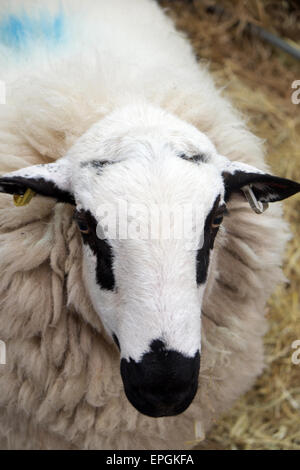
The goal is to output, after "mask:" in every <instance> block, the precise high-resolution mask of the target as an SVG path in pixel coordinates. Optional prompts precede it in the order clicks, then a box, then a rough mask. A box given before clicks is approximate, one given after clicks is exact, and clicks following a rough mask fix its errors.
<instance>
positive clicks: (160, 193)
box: [69, 108, 224, 361]
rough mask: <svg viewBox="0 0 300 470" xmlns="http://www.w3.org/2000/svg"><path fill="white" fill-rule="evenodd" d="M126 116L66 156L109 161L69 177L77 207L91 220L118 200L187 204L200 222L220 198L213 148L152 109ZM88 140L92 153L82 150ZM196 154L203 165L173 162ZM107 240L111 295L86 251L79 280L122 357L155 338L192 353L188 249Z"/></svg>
mask: <svg viewBox="0 0 300 470" xmlns="http://www.w3.org/2000/svg"><path fill="white" fill-rule="evenodd" d="M128 112H130V117H131V119H130V120H129V119H125V115H124V125H123V127H124V129H123V128H122V126H121V122H120V115H116V122H115V121H114V119H113V117H110V118H109V119H107V120H104V122H102V123H100V124H99V125H96V126H94V128H93V129H92V134H91V135H86V136H84V137H83V138H82V139H81V140H80V141H79V142H78V144H77V145H75V147H74V148H73V150H72V149H71V151H70V152H69V155H70V156H69V158H73V159H74V160H75V162H78V164H77V165H78V167H79V163H81V164H82V162H87V161H91V160H93V159H94V160H95V159H97V160H103V161H104V160H105V161H111V162H114V163H113V164H112V165H105V166H104V168H103V169H102V170H101V169H100V170H99V171H97V169H96V168H93V167H92V166H91V165H88V164H87V165H81V167H80V171H79V170H78V171H74V172H73V174H72V185H73V188H74V192H75V198H76V201H77V204H78V207H79V208H80V209H83V210H86V211H87V210H88V211H90V212H91V213H92V214H93V216H94V217H95V218H96V220H97V221H98V219H97V210H98V208H99V207H100V206H102V205H110V206H117V204H118V203H119V202H120V201H123V200H124V199H125V200H126V202H127V204H128V205H129V206H130V205H134V204H143V205H145V206H147V207H150V206H151V205H153V204H155V205H157V206H162V205H168V206H169V207H176V206H178V205H184V204H192V205H193V207H195V208H196V210H197V211H198V212H199V213H200V214H201V216H202V218H203V222H204V221H205V218H206V216H207V215H208V213H209V212H210V210H211V209H212V207H213V204H214V202H215V200H216V198H217V197H218V196H219V195H220V202H222V201H223V196H224V185H223V180H222V177H221V173H220V171H219V170H218V169H217V168H216V166H215V164H214V157H215V155H216V151H215V149H214V147H213V145H212V144H211V143H210V141H209V140H208V139H207V138H206V137H205V136H204V135H203V134H201V133H200V132H198V131H197V130H195V129H194V128H193V127H191V126H189V125H186V124H184V123H181V122H180V121H179V120H178V119H176V118H173V117H172V116H171V117H170V116H169V115H165V113H161V112H160V111H157V110H153V109H152V108H151V109H150V116H149V115H145V116H138V118H137V122H134V120H133V118H134V117H135V116H134V115H133V113H132V110H131V111H130V110H128ZM151 113H153V119H151ZM123 114H124V111H123ZM143 118H144V120H146V121H147V123H146V124H145V123H144V122H143ZM152 120H153V125H151V126H149V124H148V122H149V121H150V122H152ZM157 121H158V124H157ZM128 122H130V125H129V124H128ZM91 142H93V147H92V150H93V151H92V152H84V149H86V148H89V149H90V148H91V146H92V143H91ZM95 143H96V144H97V145H95ZM200 153H201V154H204V155H206V157H207V161H208V163H199V164H197V163H193V162H188V161H186V160H185V159H182V158H180V155H182V154H185V155H189V156H193V155H195V154H200ZM83 157H84V158H83ZM109 243H110V245H111V246H112V250H113V255H114V268H113V269H114V277H115V283H116V291H115V292H111V291H107V290H105V289H102V288H101V287H100V286H99V285H98V284H97V281H96V274H95V271H96V265H97V260H96V256H95V255H94V254H93V253H92V252H91V250H90V248H88V247H86V246H85V248H84V266H85V267H84V276H85V282H86V285H87V288H88V291H89V293H90V296H91V300H92V302H93V305H94V307H95V309H96V310H97V311H98V313H99V315H100V317H101V319H102V321H103V324H104V326H105V328H106V329H107V331H108V332H109V333H110V334H111V335H112V334H115V335H116V336H117V337H118V339H119V342H120V345H121V355H122V357H124V358H127V359H128V358H129V357H130V358H132V359H134V360H135V361H138V360H139V359H140V358H141V357H142V355H143V354H144V353H145V352H147V350H148V349H149V345H150V343H151V342H152V341H153V340H155V339H161V340H163V341H164V342H165V343H166V345H167V348H169V349H173V350H176V351H178V352H181V353H183V354H184V355H186V356H189V357H190V356H194V355H195V353H196V351H197V350H200V349H201V345H200V343H201V340H200V336H201V302H202V296H203V292H204V286H202V285H201V286H200V287H198V286H197V283H196V254H197V252H196V251H195V250H187V249H186V246H185V244H184V240H151V239H150V240H118V239H113V240H109Z"/></svg>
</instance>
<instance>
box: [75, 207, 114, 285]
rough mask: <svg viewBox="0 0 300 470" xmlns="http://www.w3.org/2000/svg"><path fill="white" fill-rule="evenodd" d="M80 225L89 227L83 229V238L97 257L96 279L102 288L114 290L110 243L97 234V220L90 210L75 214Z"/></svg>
mask: <svg viewBox="0 0 300 470" xmlns="http://www.w3.org/2000/svg"><path fill="white" fill-rule="evenodd" d="M74 218H75V220H76V221H77V223H78V225H79V227H82V226H84V227H88V229H89V230H88V231H87V230H86V231H82V232H81V235H82V240H83V243H84V244H85V245H88V246H89V247H90V248H91V250H92V252H93V253H94V255H95V256H96V258H97V265H96V280H97V283H98V284H99V286H101V287H102V289H106V290H114V288H115V277H114V273H113V253H112V248H111V246H110V244H109V243H108V242H107V241H106V240H102V239H101V238H99V237H98V236H97V233H96V229H97V221H96V219H95V217H94V216H93V215H92V214H91V213H90V211H84V210H81V211H77V212H76V213H75V214H74Z"/></svg>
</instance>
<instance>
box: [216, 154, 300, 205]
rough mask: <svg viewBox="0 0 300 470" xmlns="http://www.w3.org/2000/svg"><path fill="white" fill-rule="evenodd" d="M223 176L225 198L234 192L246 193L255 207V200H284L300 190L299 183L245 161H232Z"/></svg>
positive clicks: (264, 202)
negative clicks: (271, 173) (259, 168)
mask: <svg viewBox="0 0 300 470" xmlns="http://www.w3.org/2000/svg"><path fill="white" fill-rule="evenodd" d="M222 176H223V179H224V183H225V199H226V200H228V199H229V198H230V196H231V195H232V194H233V193H241V194H243V193H244V195H245V196H246V198H247V199H248V201H249V203H250V205H251V207H252V208H253V209H254V207H253V206H252V204H251V202H252V203H253V204H254V205H255V200H256V202H258V203H260V204H268V203H269V202H276V201H282V200H283V199H286V198H288V197H290V196H293V194H296V193H298V192H300V184H299V183H296V182H295V181H292V180H289V179H286V178H279V177H278V176H273V175H270V174H268V173H263V172H262V171H261V170H258V169H257V168H255V167H252V166H250V165H246V164H244V163H238V162H232V163H230V164H229V165H227V167H226V169H225V170H224V171H223V173H222ZM258 207H261V206H259V205H258ZM259 212H263V211H259Z"/></svg>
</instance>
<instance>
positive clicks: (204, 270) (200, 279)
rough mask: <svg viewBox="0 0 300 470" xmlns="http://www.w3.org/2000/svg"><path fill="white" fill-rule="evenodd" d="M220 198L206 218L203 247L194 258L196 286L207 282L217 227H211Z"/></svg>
mask: <svg viewBox="0 0 300 470" xmlns="http://www.w3.org/2000/svg"><path fill="white" fill-rule="evenodd" d="M219 201H220V196H218V197H217V199H216V200H215V202H214V205H213V208H212V210H211V211H210V213H209V214H208V216H207V217H206V220H205V224H204V241H203V246H202V247H201V248H200V249H199V250H198V251H197V257H196V280H197V284H198V285H200V284H204V283H205V282H206V280H207V274H208V266H209V260H210V252H211V250H212V249H213V247H214V242H215V238H216V235H217V233H218V230H219V227H215V228H213V227H212V223H213V220H214V218H215V216H216V210H217V207H218V206H219Z"/></svg>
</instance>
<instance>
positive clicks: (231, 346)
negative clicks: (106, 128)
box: [0, 0, 289, 449]
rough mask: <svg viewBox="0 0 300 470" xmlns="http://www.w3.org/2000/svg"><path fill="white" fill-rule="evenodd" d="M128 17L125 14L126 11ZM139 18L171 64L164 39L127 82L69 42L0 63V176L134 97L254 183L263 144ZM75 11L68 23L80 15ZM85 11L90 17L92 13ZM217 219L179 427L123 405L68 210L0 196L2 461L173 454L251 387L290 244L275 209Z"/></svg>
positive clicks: (132, 2) (42, 157)
mask: <svg viewBox="0 0 300 470" xmlns="http://www.w3.org/2000/svg"><path fill="white" fill-rule="evenodd" d="M32 1H33V0H32ZM114 2H115V4H116V7H118V8H119V7H120V9H121V2H120V0H114ZM4 3H5V2H4ZM33 3H34V2H33ZM48 3H49V2H48ZM51 3H52V4H53V3H54V2H51ZM85 3H86V2H85ZM63 4H64V6H65V7H66V9H67V7H70V2H69V1H68V0H65V1H64V2H63ZM126 4H127V7H128V8H129V7H130V8H132V11H135V8H136V7H137V0H127V2H126ZM139 4H143V5H144V7H143V8H145V9H146V10H147V12H148V14H149V16H150V17H151V15H154V17H155V18H156V19H157V22H156V23H155V24H157V26H156V27H157V29H158V30H159V31H160V28H165V29H166V30H168V31H169V32H170V31H171V32H172V34H173V36H174V42H173V43H172V45H171V46H170V47H172V53H169V51H168V47H167V46H166V44H165V43H164V38H162V46H165V53H164V52H161V53H160V54H157V57H155V56H154V57H153V56H151V54H150V56H149V54H148V55H147V60H145V62H146V63H145V64H144V68H143V67H141V66H140V65H139V64H136V63H135V62H134V61H133V62H134V63H133V64H131V65H130V66H131V67H132V70H131V71H132V75H130V74H129V73H127V72H128V70H127V69H128V67H129V65H128V63H122V60H121V59H120V58H117V59H116V60H115V62H114V61H113V60H111V61H109V53H110V52H108V53H107V54H108V55H106V54H102V55H101V53H100V52H99V51H98V50H97V49H96V48H95V50H94V49H93V52H92V50H90V51H89V54H84V51H85V50H84V46H80V45H79V44H77V43H76V42H75V43H74V45H73V49H74V50H73V52H72V51H70V49H68V47H67V46H66V49H65V50H63V51H59V52H58V51H55V53H54V52H53V51H48V50H47V54H45V53H44V54H43V55H41V52H39V51H38V48H37V50H34V51H33V53H32V54H33V55H32V59H31V63H30V66H29V65H28V62H27V61H22V60H19V61H18V62H14V60H13V59H11V58H10V59H9V60H8V55H7V54H6V55H5V54H2V56H1V57H2V58H1V59H0V65H1V66H2V64H6V65H7V63H8V62H9V67H7V71H6V72H5V74H4V75H5V77H4V78H5V80H6V81H7V84H8V86H7V88H8V97H7V105H6V106H2V107H1V108H0V171H1V173H6V172H8V171H12V170H15V169H18V168H22V167H25V166H28V165H32V164H36V163H45V162H50V161H54V160H57V159H58V158H59V157H61V156H63V155H64V154H65V152H66V151H67V149H68V148H70V146H71V145H72V144H73V143H74V142H75V141H76V139H77V138H78V137H80V136H81V135H82V134H83V133H84V132H85V131H86V130H87V129H88V128H89V127H90V126H91V125H92V124H93V123H95V122H97V121H98V120H99V119H101V118H102V117H103V116H105V115H106V114H107V113H108V112H110V111H111V110H112V109H114V108H115V107H116V106H119V105H121V104H124V103H127V102H131V101H132V99H134V97H136V96H138V97H139V98H141V97H142V98H143V99H145V100H147V101H150V102H151V103H153V104H155V105H157V106H160V107H162V108H163V109H166V110H167V111H170V112H172V113H174V114H176V115H177V116H179V117H180V118H181V119H183V120H186V121H187V122H190V123H192V124H193V125H195V126H196V127H197V128H198V129H199V130H201V131H202V132H205V133H206V134H207V135H208V136H209V137H210V139H211V140H212V142H213V143H214V145H215V146H216V148H217V149H218V151H220V152H222V154H223V155H225V156H227V157H228V158H230V159H231V160H240V161H243V162H246V163H249V164H252V165H254V166H256V167H258V168H261V169H263V170H265V169H266V165H265V163H264V157H263V147H262V143H261V142H260V141H259V139H257V138H256V137H255V136H254V135H253V134H251V133H250V132H249V131H248V130H247V128H246V126H245V123H244V121H243V119H242V117H241V116H240V115H239V114H238V113H237V112H236V111H235V110H234V109H233V108H232V106H231V104H230V103H229V101H228V100H227V99H226V98H224V97H223V96H221V94H220V92H219V91H218V90H217V89H216V88H215V86H214V84H213V80H212V78H211V76H210V75H209V73H208V71H207V69H206V67H205V66H204V65H199V66H198V65H196V62H195V60H194V58H193V55H192V51H191V49H190V46H189V45H188V44H187V42H186V41H185V39H183V38H182V37H181V35H179V34H176V33H174V31H173V26H172V25H171V23H170V22H169V20H166V19H165V18H164V17H161V14H160V12H159V11H158V7H157V6H156V5H155V4H154V3H152V2H148V1H146V0H145V1H143V2H141V1H140V0H139ZM11 5H13V6H14V7H15V4H14V2H11ZM73 5H76V6H74V7H73V8H74V9H75V10H76V9H79V2H76V3H75V2H73ZM89 5H90V6H91V12H92V9H93V8H94V9H97V8H98V7H96V4H95V2H92V1H91V0H89ZM97 5H101V2H98V3H97ZM12 8H13V7H12ZM99 8H101V6H99ZM1 9H2V6H1ZM1 9H0V15H1V12H2V10H1ZM121 13H122V12H121ZM121 13H120V16H121ZM138 14H139V12H138V11H137V12H136V15H138ZM91 16H92V13H91ZM116 16H117V17H118V15H116ZM128 16H129V17H130V15H128ZM132 22H133V24H135V15H134V14H133V13H132ZM129 24H130V21H129ZM143 28H144V30H143V31H144V33H145V34H146V32H145V31H147V29H146V30H145V25H143ZM133 29H134V28H133ZM148 33H149V37H151V32H150V31H148ZM152 34H153V35H154V36H155V31H153V32H152ZM146 36H147V34H146ZM156 37H158V39H156V40H157V41H158V42H159V34H158V32H156ZM84 39H85V38H83V43H84ZM116 41H117V39H116ZM128 41H130V38H129V39H128ZM170 42H172V41H170ZM133 43H134V41H133ZM176 45H177V46H178V47H177V46H176ZM121 49H122V48H121V47H120V57H122V50H121ZM141 49H142V48H141ZM149 49H151V46H150V45H149ZM173 49H176V53H175V52H174V51H173ZM130 50H131V51H132V50H133V48H132V49H131V48H130V47H129V51H130ZM162 50H163V47H162ZM148 52H149V51H147V53H148ZM150 52H151V50H150ZM139 53H141V54H142V53H143V51H142V52H137V55H138V54H139ZM168 55H170V59H169V61H168V60H167V59H166V57H167V56H168ZM42 57H43V58H42ZM5 60H6V62H5ZM137 62H138V60H137ZM79 64H80V66H79ZM153 64H154V65H153ZM37 65H38V66H37ZM183 65H184V67H183ZM116 67H117V70H118V73H116ZM152 67H154V68H153V73H151V74H149V69H150V70H151V68H152ZM1 68H2V69H3V70H4V67H1ZM20 77H22V79H21V81H20ZM125 77H129V78H128V80H127V82H126V80H125ZM170 84H171V86H170ZM229 210H230V217H228V218H226V220H225V222H224V229H223V231H222V232H221V233H220V235H219V236H218V238H217V241H216V248H215V253H214V259H213V265H212V267H211V270H210V275H209V281H208V286H207V289H206V292H205V297H204V303H203V312H202V321H203V327H202V357H201V371H200V378H199V390H198V393H197V395H196V397H195V399H194V401H193V403H192V404H191V406H190V407H189V408H188V409H187V410H186V411H185V412H184V413H183V414H181V415H179V416H175V417H167V418H156V419H153V418H149V417H147V416H144V415H141V414H139V413H138V412H137V411H136V410H135V409H134V408H133V407H132V406H131V405H130V404H129V402H128V400H127V399H126V397H125V394H124V391H123V386H122V382H121V377H120V372H119V354H118V352H117V350H116V348H115V346H114V345H112V344H111V341H110V340H109V339H108V338H107V336H106V335H105V332H104V330H103V327H102V325H101V322H100V320H99V317H98V316H97V315H96V313H95V312H94V310H93V308H92V306H91V303H90V301H89V298H88V296H87V294H86V292H85V288H84V285H83V282H82V273H81V268H82V266H81V261H82V255H81V239H80V236H79V234H78V230H77V227H76V225H75V223H74V222H73V220H72V213H73V209H72V208H71V207H70V206H69V205H67V204H56V205H55V204H54V202H53V201H51V200H50V199H47V198H43V197H38V196H37V197H35V198H34V199H33V200H32V202H31V203H30V205H29V206H26V207H24V208H16V207H15V206H14V205H13V202H12V198H11V197H10V196H7V195H3V194H1V195H0V269H1V282H0V337H1V340H3V341H5V343H6V345H7V364H6V365H5V366H3V365H1V366H0V446H1V447H2V448H9V449H32V448H33V449H54V448H55V449H176V448H178V449H183V448H185V447H186V446H189V445H191V444H188V443H191V442H192V443H193V441H195V439H196V438H197V437H200V436H202V437H203V436H204V434H205V432H207V430H208V429H209V428H210V427H211V425H212V424H213V423H214V422H215V421H216V420H217V418H218V416H220V414H221V413H223V412H225V411H226V410H227V409H228V408H229V407H230V406H231V405H232V403H233V402H234V400H236V399H237V398H238V397H239V396H240V395H241V394H242V393H244V392H245V391H246V390H248V389H249V388H250V387H251V386H252V385H253V383H254V381H255V379H256V377H257V376H258V375H259V374H260V373H261V372H262V370H263V367H264V360H263V345H262V337H263V335H264V334H265V332H266V328H267V322H266V319H265V304H266V301H267V299H268V297H269V295H270V293H271V292H272V290H273V288H274V286H275V285H276V284H277V283H278V282H280V281H282V280H283V274H282V271H281V262H282V256H283V250H284V246H285V242H286V240H287V239H288V237H289V233H288V228H287V226H286V224H285V222H284V221H283V220H282V214H281V207H280V205H278V204H277V205H275V206H274V207H271V208H270V209H269V210H268V211H267V212H266V213H265V214H263V215H261V216H257V215H256V214H253V213H252V212H251V210H250V208H249V206H248V205H247V204H246V203H245V202H244V201H241V200H239V199H238V198H235V199H232V200H231V202H230V204H229ZM195 423H197V426H196V428H197V435H196V436H195V431H194V428H195Z"/></svg>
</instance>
